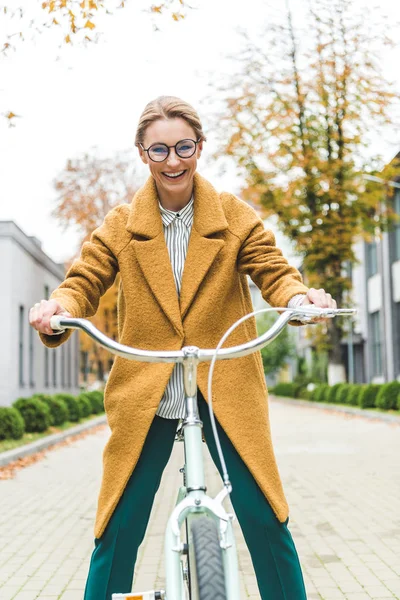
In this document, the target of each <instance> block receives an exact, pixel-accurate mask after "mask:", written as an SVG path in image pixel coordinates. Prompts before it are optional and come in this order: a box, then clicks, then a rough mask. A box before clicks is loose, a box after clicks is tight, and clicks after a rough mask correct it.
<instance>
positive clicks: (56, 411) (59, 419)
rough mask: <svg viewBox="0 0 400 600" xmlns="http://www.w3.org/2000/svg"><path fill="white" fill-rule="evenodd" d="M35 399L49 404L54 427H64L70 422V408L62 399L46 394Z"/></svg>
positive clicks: (37, 395) (36, 396)
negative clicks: (66, 422)
mask: <svg viewBox="0 0 400 600" xmlns="http://www.w3.org/2000/svg"><path fill="white" fill-rule="evenodd" d="M34 398H39V400H42V402H45V403H46V404H47V406H48V407H49V410H50V417H51V424H52V425H55V426H57V425H62V424H63V423H65V421H67V420H68V408H67V405H66V404H65V402H64V400H61V398H55V397H53V396H46V395H45V394H35V396H34Z"/></svg>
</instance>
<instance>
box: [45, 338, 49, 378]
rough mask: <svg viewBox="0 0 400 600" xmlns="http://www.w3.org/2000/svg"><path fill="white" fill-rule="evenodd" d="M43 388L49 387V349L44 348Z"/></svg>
mask: <svg viewBox="0 0 400 600" xmlns="http://www.w3.org/2000/svg"><path fill="white" fill-rule="evenodd" d="M44 387H47V388H48V387H49V349H48V348H47V347H46V346H45V348H44Z"/></svg>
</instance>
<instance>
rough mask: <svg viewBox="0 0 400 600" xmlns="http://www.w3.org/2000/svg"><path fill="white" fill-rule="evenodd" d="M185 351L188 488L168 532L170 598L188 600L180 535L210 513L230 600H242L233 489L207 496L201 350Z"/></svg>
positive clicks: (184, 490) (171, 520)
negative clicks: (229, 503) (230, 502)
mask: <svg viewBox="0 0 400 600" xmlns="http://www.w3.org/2000/svg"><path fill="white" fill-rule="evenodd" d="M184 351H185V354H186V356H185V358H184V360H183V373H184V375H183V376H184V384H185V407H186V415H185V419H184V421H183V425H182V428H183V436H184V444H185V466H184V470H185V486H184V488H183V489H182V488H181V491H180V494H179V495H178V502H177V504H176V506H175V509H174V510H173V512H172V514H171V516H170V518H169V520H168V523H167V528H166V532H165V569H166V598H167V599H169V598H173V599H175V598H176V599H177V600H178V599H179V600H185V598H186V596H185V589H184V582H183V577H182V564H181V554H182V553H183V550H184V544H183V542H182V541H181V533H180V532H181V527H182V524H183V523H184V521H185V519H188V522H189V531H190V520H191V519H192V518H195V517H196V516H199V515H204V514H208V515H210V516H211V517H212V518H214V519H215V520H216V521H217V523H218V525H219V531H220V535H221V548H222V560H223V564H224V575H225V586H226V593H227V598H228V599H229V600H240V595H239V576H238V564H237V554H236V546H235V540H234V535H233V529H232V523H233V519H234V516H233V515H232V514H229V513H227V512H226V511H225V509H224V507H223V505H222V502H223V500H224V499H225V498H226V497H227V496H228V494H229V491H230V490H227V489H226V488H224V489H223V490H222V491H221V492H220V493H219V494H218V495H217V496H216V498H214V499H213V498H210V497H209V496H207V494H206V491H207V490H206V486H205V478H204V464H203V451H202V443H203V442H202V422H201V420H200V417H199V412H198V406H197V378H196V371H197V363H198V349H197V348H194V347H190V348H188V349H184ZM182 496H183V497H182Z"/></svg>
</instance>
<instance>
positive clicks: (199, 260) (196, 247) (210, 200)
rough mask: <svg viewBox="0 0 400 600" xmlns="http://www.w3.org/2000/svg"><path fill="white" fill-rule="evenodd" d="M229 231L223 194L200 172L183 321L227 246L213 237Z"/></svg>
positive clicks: (183, 291)
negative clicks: (222, 198)
mask: <svg viewBox="0 0 400 600" xmlns="http://www.w3.org/2000/svg"><path fill="white" fill-rule="evenodd" d="M227 228H228V223H227V221H226V219H225V215H224V212H223V210H222V205H221V200H220V198H219V194H218V193H217V191H216V190H215V189H214V188H213V186H212V185H211V184H210V183H208V181H206V180H205V179H203V177H201V176H200V175H199V174H198V173H196V174H195V177H194V221H193V227H192V232H191V235H190V240H189V247H188V251H187V255H186V260H185V266H184V270H183V275H182V285H181V294H180V310H181V316H182V320H183V318H184V317H185V315H186V313H187V311H188V310H189V308H190V305H191V304H192V302H193V300H194V297H195V295H196V293H197V290H198V289H199V287H200V285H201V282H202V281H203V280H204V278H205V277H206V275H207V273H208V271H209V269H210V267H211V265H212V263H213V262H214V260H215V258H216V257H217V255H218V253H219V252H220V250H221V249H222V247H223V246H224V244H225V242H224V240H222V239H216V238H212V237H209V236H211V235H213V234H216V233H219V232H221V231H224V230H226V229H227Z"/></svg>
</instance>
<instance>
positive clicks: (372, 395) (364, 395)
mask: <svg viewBox="0 0 400 600" xmlns="http://www.w3.org/2000/svg"><path fill="white" fill-rule="evenodd" d="M380 387H381V386H380V385H377V384H376V383H369V384H367V385H364V386H363V389H362V390H361V392H360V394H359V396H358V405H359V406H360V407H361V408H374V407H375V406H376V397H377V395H378V392H379V390H380Z"/></svg>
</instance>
